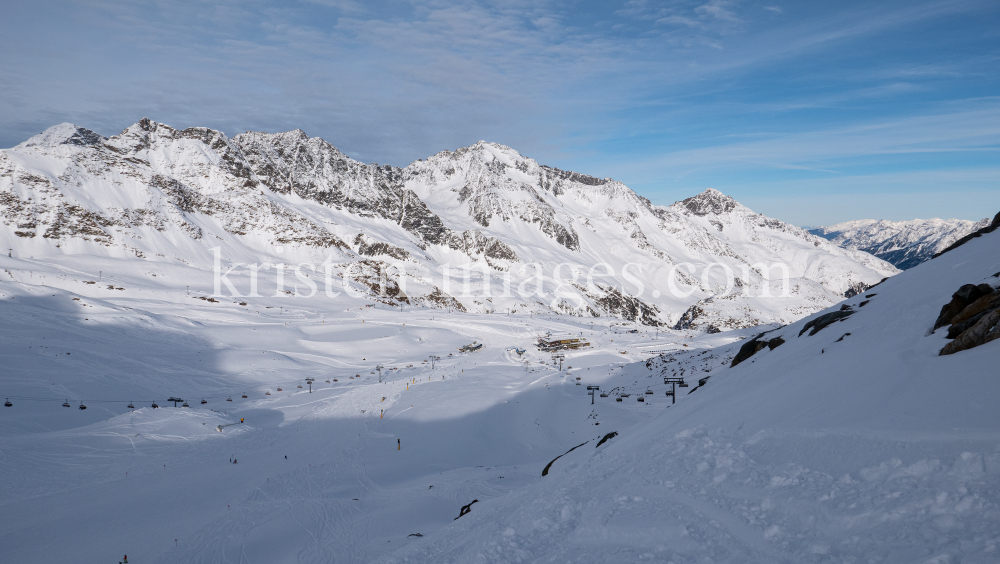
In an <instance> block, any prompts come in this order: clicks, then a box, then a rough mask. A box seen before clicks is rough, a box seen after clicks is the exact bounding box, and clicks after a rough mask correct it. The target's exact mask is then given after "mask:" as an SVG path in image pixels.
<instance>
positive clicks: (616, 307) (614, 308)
mask: <svg viewBox="0 0 1000 564" xmlns="http://www.w3.org/2000/svg"><path fill="white" fill-rule="evenodd" d="M596 286H597V287H598V288H599V289H600V290H601V291H602V292H604V295H603V296H601V297H598V298H597V299H596V304H597V306H598V307H600V308H601V309H603V310H604V311H605V312H606V313H607V314H608V315H612V316H615V317H621V318H622V319H638V320H639V323H642V324H643V325H648V326H650V327H658V326H660V325H662V324H663V323H662V322H661V321H660V320H659V319H658V318H657V315H658V314H659V313H660V309H659V308H658V307H656V306H655V305H652V304H648V303H646V302H644V301H642V300H640V299H639V298H636V297H635V296H630V295H627V294H623V293H622V292H621V291H619V290H618V289H617V288H615V287H614V286H606V285H604V284H596Z"/></svg>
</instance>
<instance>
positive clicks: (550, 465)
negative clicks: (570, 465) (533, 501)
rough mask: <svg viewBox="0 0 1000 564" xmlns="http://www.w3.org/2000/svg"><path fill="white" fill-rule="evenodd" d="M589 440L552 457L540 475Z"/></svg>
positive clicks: (544, 473) (544, 474)
mask: <svg viewBox="0 0 1000 564" xmlns="http://www.w3.org/2000/svg"><path fill="white" fill-rule="evenodd" d="M589 442H590V441H584V442H582V443H580V444H578V445H576V446H575V447H573V448H571V449H569V450H567V451H566V452H564V453H562V454H560V455H559V456H557V457H555V458H553V459H552V462H549V463H548V464H546V465H545V468H543V469H542V476H548V475H549V468H552V465H553V464H554V463H555V461H556V460H559V459H560V458H562V457H564V456H566V455H567V454H569V453H571V452H573V451H574V450H576V449H578V448H580V447H582V446H583V445H585V444H587V443H589ZM459 517H461V515H459Z"/></svg>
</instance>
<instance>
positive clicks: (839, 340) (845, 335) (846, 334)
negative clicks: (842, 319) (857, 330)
mask: <svg viewBox="0 0 1000 564" xmlns="http://www.w3.org/2000/svg"><path fill="white" fill-rule="evenodd" d="M848 336H850V333H844V334H843V335H841V336H840V338H839V339H837V340H836V341H834V342H836V343H839V342H841V341H843V340H844V337H848Z"/></svg>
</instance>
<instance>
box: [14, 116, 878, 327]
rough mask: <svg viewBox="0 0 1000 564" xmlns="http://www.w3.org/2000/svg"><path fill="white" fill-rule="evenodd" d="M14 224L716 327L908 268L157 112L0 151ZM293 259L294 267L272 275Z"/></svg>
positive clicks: (299, 274) (378, 288) (797, 239)
mask: <svg viewBox="0 0 1000 564" xmlns="http://www.w3.org/2000/svg"><path fill="white" fill-rule="evenodd" d="M0 218H2V222H3V224H4V227H3V228H0V244H3V245H5V247H6V248H10V249H13V251H14V252H16V253H18V254H19V255H26V256H32V257H48V258H52V259H56V260H58V257H60V256H66V255H74V256H78V255H94V256H101V257H113V258H117V259H121V260H132V261H134V260H142V261H147V262H149V263H157V262H160V263H162V262H171V263H177V262H179V263H182V264H185V265H189V266H191V267H192V268H194V269H199V270H201V271H206V270H210V269H212V268H213V267H215V266H216V260H218V261H219V265H220V267H224V268H223V270H226V271H229V272H230V274H229V275H228V278H227V281H229V282H230V283H231V284H232V285H233V289H236V290H237V292H240V293H241V294H246V293H248V292H249V291H250V288H251V287H252V285H253V284H254V283H255V282H254V280H253V278H254V277H257V279H258V280H257V282H256V283H257V284H258V287H259V288H261V291H264V290H263V289H264V288H266V289H267V290H268V291H270V290H271V289H272V288H275V290H276V291H278V292H280V291H285V292H287V293H295V294H296V295H298V294H299V293H300V290H301V291H303V292H305V293H308V287H307V286H308V282H309V281H313V282H314V283H315V284H319V285H322V284H323V280H320V279H324V280H325V278H324V269H328V272H329V274H328V275H327V278H329V279H331V280H335V281H336V283H337V284H345V285H346V287H351V288H352V289H354V290H357V291H365V292H368V293H370V294H373V297H375V298H377V299H379V300H381V301H385V302H387V303H400V302H401V303H409V304H414V305H426V306H436V307H457V308H462V309H465V310H468V311H479V312H489V311H495V312H503V311H535V312H545V311H556V312H563V313H569V314H574V315H584V316H598V315H611V316H616V317H621V318H624V319H629V320H637V321H639V322H641V323H644V324H647V325H671V326H677V327H679V328H702V329H706V330H710V331H715V330H719V329H725V328H733V327H749V326H754V325H758V324H761V323H770V322H779V323H788V322H790V321H793V320H795V319H798V318H800V317H801V316H803V315H807V314H809V313H812V312H814V311H817V310H819V309H822V308H824V307H827V306H829V305H831V304H832V303H835V302H836V301H838V300H840V299H841V298H842V297H843V296H844V295H845V294H850V293H852V292H856V291H858V289H863V288H864V287H867V286H868V285H871V284H874V283H876V282H878V281H879V280H881V279H883V278H884V277H886V276H890V275H892V274H895V273H896V272H898V271H897V270H896V269H895V268H894V267H892V266H891V265H890V264H888V263H886V262H884V261H882V260H879V259H877V258H875V257H872V256H871V255H869V254H867V253H865V252H861V251H855V250H850V249H842V248H840V247H839V246H837V245H835V244H832V243H830V242H828V241H826V240H825V239H823V238H821V237H817V236H815V235H811V234H809V233H807V232H805V231H804V230H802V229H799V228H797V227H794V226H791V225H788V224H785V223H783V222H780V221H778V220H775V219H772V218H768V217H765V216H763V215H760V214H756V213H754V212H753V211H751V210H749V209H747V208H746V207H744V206H742V205H740V204H739V203H737V202H736V201H734V200H733V199H732V198H729V197H728V196H725V195H724V194H722V193H720V192H718V191H715V190H711V189H710V190H707V191H705V192H704V193H702V194H699V195H697V196H694V197H692V198H688V199H686V200H684V201H683V202H677V203H675V204H674V205H672V206H668V207H663V206H654V205H652V204H651V203H650V202H649V201H648V200H646V199H645V198H642V197H640V196H638V195H637V194H635V193H634V192H633V191H632V190H630V189H629V188H628V187H626V186H625V185H623V184H622V183H620V182H617V181H614V180H611V179H607V178H604V179H600V178H594V177H590V176H586V175H582V174H578V173H575V172H568V171H562V170H559V169H555V168H550V167H546V166H543V165H539V164H538V163H537V162H535V161H534V160H532V159H530V158H526V157H524V156H522V155H520V154H519V153H517V152H516V151H514V150H513V149H511V148H509V147H505V146H502V145H497V144H494V143H485V142H479V143H477V144H475V145H472V146H470V147H466V148H462V149H459V150H457V151H454V152H450V151H444V152H441V153H438V154H436V155H434V156H432V157H430V158H429V159H427V160H420V161H417V162H414V163H412V164H410V165H409V166H407V167H405V168H398V167H392V166H387V165H381V166H380V165H375V164H364V163H361V162H358V161H355V160H353V159H351V158H350V157H348V156H346V155H344V154H343V153H342V152H340V151H339V150H338V149H337V148H336V147H334V146H333V145H331V144H329V143H327V142H326V141H324V140H322V139H319V138H310V137H308V136H307V135H306V134H305V133H304V132H302V131H299V130H296V131H291V132H285V133H274V134H272V133H252V132H248V133H244V134H240V135H236V136H234V137H232V138H229V137H227V136H226V135H224V134H223V133H221V132H218V131H214V130H210V129H206V128H190V129H185V130H177V129H174V128H171V127H169V126H166V125H163V124H160V123H156V122H153V121H150V120H148V119H143V120H141V121H139V122H138V123H136V124H135V125H133V126H131V127H129V128H127V129H126V130H125V131H123V132H122V133H121V134H119V135H116V136H113V137H110V138H104V137H102V136H100V135H98V134H96V133H94V132H92V131H89V130H87V129H84V128H80V127H76V126H73V125H71V124H61V125H58V126H55V127H52V128H50V129H49V130H47V131H45V132H44V133H42V134H40V135H37V136H35V137H33V138H31V139H29V140H28V141H26V142H24V143H21V144H20V145H18V146H16V147H14V148H11V149H6V150H3V151H0ZM215 248H218V251H217V252H218V255H216V254H215V252H216V251H213V249H215ZM217 257H218V258H217ZM324 264H325V265H328V266H324V267H320V266H319V265H324ZM260 265H263V266H260ZM275 265H282V266H275ZM283 265H290V266H288V268H295V267H294V265H300V268H298V269H296V270H295V273H294V274H295V276H294V277H293V276H291V270H289V274H290V275H289V277H288V280H284V281H283V282H278V279H277V276H278V274H277V273H276V272H275V271H276V270H280V269H282V268H286V267H285V266H283ZM560 265H561V266H560ZM258 266H259V268H258ZM271 266H274V268H272V269H270V270H269V271H267V272H265V270H263V269H267V268H270V267H271ZM230 267H233V268H230ZM784 273H787V284H785V283H783V282H781V281H776V280H775V279H776V278H781V277H782V275H783V274H784ZM278 284H283V286H281V287H280V288H278ZM303 284H305V286H304V285H303ZM221 288H222V290H223V292H224V293H225V291H226V290H227V288H228V286H221ZM293 291H294V292H293ZM321 291H322V290H321ZM230 294H231V291H230ZM775 296H780V297H775Z"/></svg>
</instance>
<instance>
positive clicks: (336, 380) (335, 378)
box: [327, 378, 337, 382]
mask: <svg viewBox="0 0 1000 564" xmlns="http://www.w3.org/2000/svg"><path fill="white" fill-rule="evenodd" d="M333 381H334V382H336V381H337V379H336V378H334V379H333ZM327 382H329V380H327Z"/></svg>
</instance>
